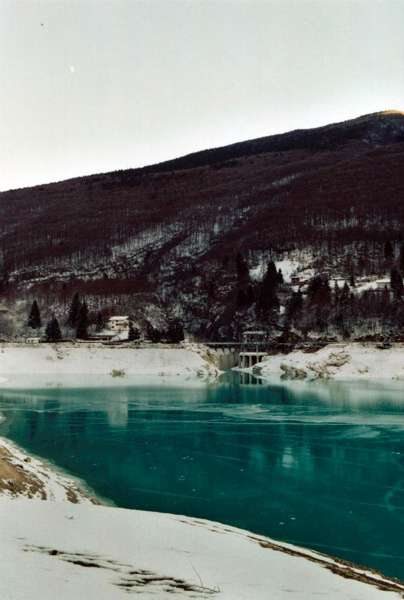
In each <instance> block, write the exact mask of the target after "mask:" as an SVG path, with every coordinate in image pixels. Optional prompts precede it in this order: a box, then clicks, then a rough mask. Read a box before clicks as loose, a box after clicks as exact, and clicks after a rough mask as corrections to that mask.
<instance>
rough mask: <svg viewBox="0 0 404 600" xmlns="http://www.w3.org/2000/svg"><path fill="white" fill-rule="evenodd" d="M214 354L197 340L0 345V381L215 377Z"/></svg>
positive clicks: (104, 382) (66, 383)
mask: <svg viewBox="0 0 404 600" xmlns="http://www.w3.org/2000/svg"><path fill="white" fill-rule="evenodd" d="M218 374H219V370H218V368H217V366H216V364H215V359H214V355H213V354H212V353H211V352H210V351H209V350H208V349H207V348H206V347H205V346H202V345H198V344H187V345H185V344H184V345H183V346H175V347H166V346H150V347H138V346H136V345H131V344H122V345H119V346H106V345H104V344H102V343H91V344H90V343H87V344H86V343H59V344H37V345H31V344H23V343H3V344H1V345H0V387H18V388H26V387H33V386H43V387H48V386H51V387H52V386H55V387H57V386H62V387H77V386H78V387H91V386H117V385H118V386H119V385H128V384H129V383H130V382H131V381H132V382H136V380H138V379H139V378H144V377H158V378H159V379H160V380H161V378H166V379H167V380H171V381H172V382H181V381H184V380H185V381H187V380H206V379H208V380H209V379H213V378H216V377H217V375H218Z"/></svg>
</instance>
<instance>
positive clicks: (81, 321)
mask: <svg viewBox="0 0 404 600" xmlns="http://www.w3.org/2000/svg"><path fill="white" fill-rule="evenodd" d="M88 325H89V322H88V308H87V304H86V303H85V302H82V304H81V306H80V310H79V314H78V317H77V329H76V337H77V339H79V340H86V339H87V338H88V331H87V328H88Z"/></svg>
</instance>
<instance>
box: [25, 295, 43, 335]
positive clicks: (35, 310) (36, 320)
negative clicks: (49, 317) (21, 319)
mask: <svg viewBox="0 0 404 600" xmlns="http://www.w3.org/2000/svg"><path fill="white" fill-rule="evenodd" d="M28 327H31V329H40V328H41V327H42V321H41V313H40V312H39V306H38V302H37V301H36V300H34V301H33V303H32V306H31V310H30V313H29V317H28Z"/></svg>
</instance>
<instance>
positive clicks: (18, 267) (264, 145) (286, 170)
mask: <svg viewBox="0 0 404 600" xmlns="http://www.w3.org/2000/svg"><path fill="white" fill-rule="evenodd" d="M403 164H404V115H403V114H402V113H399V112H395V111H387V112H383V113H376V114H372V115H367V116H364V117H360V118H358V119H354V120H352V121H347V122H344V123H339V124H335V125H328V126H326V127H321V128H316V129H311V130H298V131H293V132H290V133H286V134H281V135H275V136H270V137H266V138H260V139H256V140H251V141H247V142H243V143H239V144H234V145H231V146H227V147H224V148H218V149H214V150H207V151H205V152H198V153H195V154H191V155H189V156H186V157H183V158H179V159H176V160H172V161H168V162H165V163H161V164H159V165H155V166H151V167H146V168H143V169H131V170H127V171H117V172H113V173H106V174H100V175H94V176H90V177H82V178H77V179H71V180H68V181H63V182H59V183H54V184H49V185H44V186H36V187H33V188H26V189H21V190H15V191H9V192H4V193H2V194H0V221H1V234H0V244H1V246H0V247H1V251H2V255H3V273H2V277H3V283H4V290H6V291H7V293H8V294H14V293H17V294H18V295H19V296H21V294H22V293H23V290H27V289H28V288H29V289H30V293H31V294H36V295H39V296H41V295H42V296H44V295H46V296H47V297H50V296H51V297H52V299H53V300H52V301H54V300H55V299H56V298H59V299H60V300H61V301H62V302H64V301H65V300H66V299H67V298H68V297H70V295H71V293H72V291H73V290H75V289H79V290H80V291H82V292H83V293H86V294H87V295H89V296H90V297H91V298H92V299H93V302H94V306H95V305H96V304H97V303H98V304H100V303H101V300H100V298H103V299H104V300H103V302H105V298H106V297H108V298H109V300H108V301H112V299H113V302H114V303H115V304H116V303H118V304H119V303H122V302H123V299H124V298H125V302H126V301H127V300H128V297H129V296H130V297H133V295H134V294H138V303H140V304H142V303H144V302H147V303H148V304H150V303H151V302H154V303H155V304H156V305H157V304H161V302H162V303H163V304H164V303H167V302H168V303H169V304H170V305H171V306H174V305H175V311H176V313H177V314H179V315H180V316H181V317H182V318H184V319H185V321H186V322H189V323H190V322H191V321H192V323H193V329H194V330H195V331H199V330H204V329H206V327H208V326H209V323H211V321H212V315H211V314H210V312H209V311H210V308H209V307H210V306H211V305H212V304H214V302H215V301H219V304H220V303H222V304H223V302H222V299H223V298H225V297H226V295H227V294H229V293H230V291H231V288H232V285H233V284H234V277H235V268H234V259H235V256H236V254H237V252H238V251H241V252H243V253H244V254H245V255H248V260H249V263H250V266H251V267H253V266H255V265H256V264H257V263H258V262H259V261H262V260H263V259H265V258H268V257H269V256H272V257H273V258H276V259H281V258H285V257H288V256H290V254H291V253H293V252H294V253H296V252H303V253H305V255H306V256H307V255H310V256H314V257H317V259H318V260H320V264H321V265H322V267H324V266H331V267H332V268H336V265H337V266H338V269H339V270H340V271H341V270H342V271H343V270H344V268H345V269H347V268H348V267H347V266H345V267H344V264H345V262H346V257H347V256H348V255H349V254H350V253H352V252H353V249H354V250H355V252H354V254H355V257H356V258H355V260H356V262H357V264H356V265H355V268H356V269H357V270H361V271H362V272H366V270H372V269H373V270H374V269H375V268H376V267H375V265H376V266H377V265H378V264H379V263H380V260H381V257H380V256H379V255H380V252H381V250H380V248H382V244H383V243H384V241H385V240H393V241H394V240H399V239H400V236H401V230H402V224H403V219H404V207H403V203H402V190H403V188H404V171H403V168H402V166H403ZM375 244H376V245H375ZM377 244H379V245H380V248H379V246H378V245H377ZM370 247H371V248H372V252H370V251H369V249H370ZM369 257H372V258H371V260H372V261H373V262H372V263H371V264H367V261H369V260H370V258H369ZM344 261H345V262H344ZM363 263H365V264H363ZM349 268H350V269H351V268H352V264H351V265H350V266H349ZM212 296H213V297H212ZM97 299H98V300H97ZM214 312H217V310H216V308H214Z"/></svg>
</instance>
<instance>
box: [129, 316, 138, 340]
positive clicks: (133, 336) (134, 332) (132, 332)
mask: <svg viewBox="0 0 404 600" xmlns="http://www.w3.org/2000/svg"><path fill="white" fill-rule="evenodd" d="M139 338H140V331H139V330H138V329H136V328H135V327H134V326H133V322H132V321H129V329H128V340H129V341H130V342H134V341H135V340H138V339H139Z"/></svg>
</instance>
